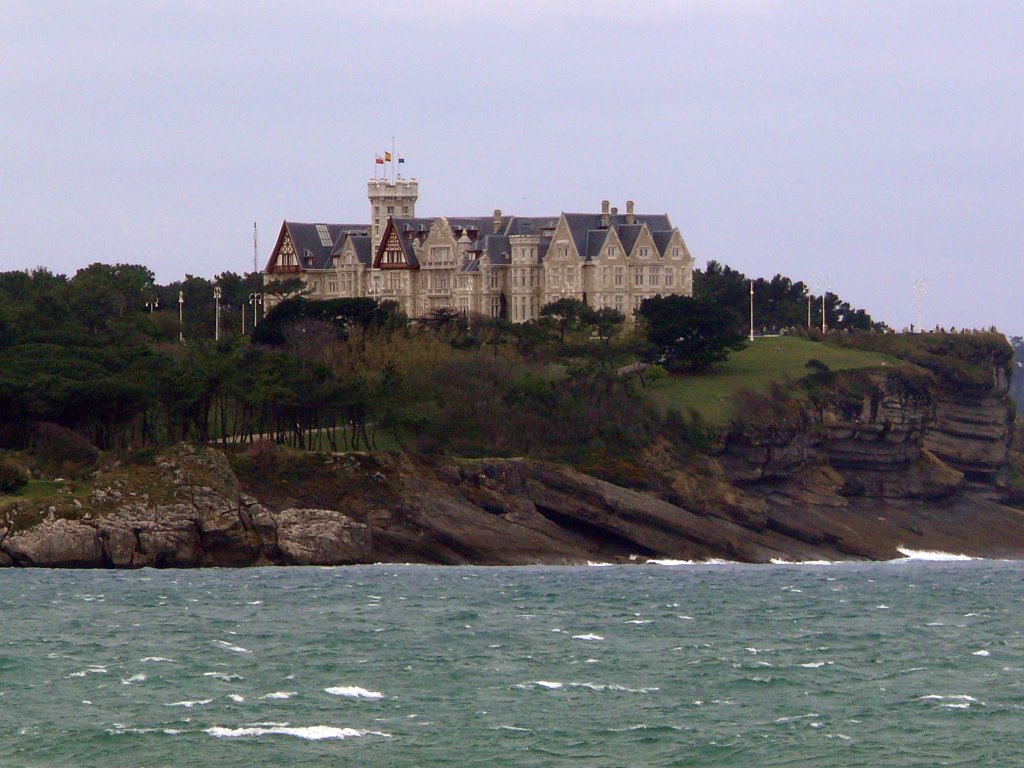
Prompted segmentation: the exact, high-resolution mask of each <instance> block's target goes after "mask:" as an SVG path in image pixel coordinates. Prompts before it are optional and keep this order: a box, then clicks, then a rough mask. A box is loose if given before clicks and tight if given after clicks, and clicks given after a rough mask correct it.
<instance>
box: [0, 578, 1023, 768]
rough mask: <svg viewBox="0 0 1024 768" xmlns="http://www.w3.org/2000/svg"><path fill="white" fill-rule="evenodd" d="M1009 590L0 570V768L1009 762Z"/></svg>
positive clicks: (864, 582)
mask: <svg viewBox="0 0 1024 768" xmlns="http://www.w3.org/2000/svg"><path fill="white" fill-rule="evenodd" d="M1022 575H1024V571H1022V564H1018V563H993V562H982V561H974V562H964V563H942V562H937V563H936V562H932V563H928V562H902V563H891V564H864V565H825V566H782V565H779V566H754V567H748V566H738V565H705V566H680V567H665V566H633V567H605V568H557V569H556V568H519V569H504V568H502V569H498V568H493V569H489V568H424V567H412V566H405V567H396V566H374V567H359V568H329V569H328V568H304V569H300V568H293V569H250V570H233V571H227V570H206V571H188V572H182V571H136V572H124V571H121V572H100V571H20V570H5V571H0V606H2V614H0V615H2V628H0V765H2V766H75V767H76V768H78V767H81V766H126V767H127V766H149V767H152V766H247V767H248V766H339V765H359V766H440V765H444V766H472V765H479V766H498V765H500V766H588V767H596V766H703V765H707V766H712V765H713V766H802V765H814V766H862V765H863V766H867V765H871V766H878V765H885V766H910V765H914V766H935V765H964V766H966V765H971V766H979V765H992V766H996V765H999V766H1005V765H1022V764H1024V739H1021V738H1020V736H1019V729H1020V725H1021V722H1022V716H1024V637H1022V630H1024V611H1022V607H1024V606H1022V598H1024V584H1022Z"/></svg>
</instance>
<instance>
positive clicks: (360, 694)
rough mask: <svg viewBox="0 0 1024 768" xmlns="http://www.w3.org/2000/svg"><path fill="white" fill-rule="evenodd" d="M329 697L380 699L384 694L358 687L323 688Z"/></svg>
mask: <svg viewBox="0 0 1024 768" xmlns="http://www.w3.org/2000/svg"><path fill="white" fill-rule="evenodd" d="M324 691H325V692H326V693H329V694H331V696H347V697H349V698H350V699H382V698H384V694H383V693H381V692H380V691H368V690H366V689H365V688H360V687H359V686H358V685H339V686H335V687H333V688H324Z"/></svg>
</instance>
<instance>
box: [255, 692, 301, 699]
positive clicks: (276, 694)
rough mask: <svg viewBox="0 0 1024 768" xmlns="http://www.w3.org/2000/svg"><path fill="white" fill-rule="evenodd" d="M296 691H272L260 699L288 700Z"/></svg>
mask: <svg viewBox="0 0 1024 768" xmlns="http://www.w3.org/2000/svg"><path fill="white" fill-rule="evenodd" d="M295 693H296V691H274V692H273V693H266V694H264V695H263V696H260V698H261V699H290V698H291V697H292V696H294V695H295Z"/></svg>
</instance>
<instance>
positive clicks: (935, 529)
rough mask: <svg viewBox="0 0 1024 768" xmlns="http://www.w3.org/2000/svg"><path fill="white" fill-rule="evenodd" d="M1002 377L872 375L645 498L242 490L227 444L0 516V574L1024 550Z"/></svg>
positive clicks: (655, 457)
mask: <svg viewBox="0 0 1024 768" xmlns="http://www.w3.org/2000/svg"><path fill="white" fill-rule="evenodd" d="M996 385H997V386H996V387H995V388H994V389H993V390H992V391H990V392H987V393H979V394H978V395H977V397H976V398H975V399H973V400H972V399H970V398H964V397H962V396H954V395H953V394H952V393H951V392H948V391H945V390H943V389H941V388H938V389H936V388H934V387H922V386H921V385H920V382H917V383H915V382H914V381H912V380H908V379H906V378H905V377H904V376H902V375H901V374H899V373H897V372H891V373H886V372H878V373H872V374H870V375H866V378H863V379H861V380H859V381H858V384H857V386H856V387H853V388H851V389H848V390H844V391H843V392H842V393H840V394H841V396H837V397H836V398H834V399H833V400H831V401H827V402H828V404H827V405H821V406H819V407H818V410H817V411H814V412H811V411H803V412H801V415H800V421H799V422H798V423H794V424H791V425H789V426H787V427H786V428H771V429H761V430H758V431H750V432H747V433H737V434H732V435H730V436H729V437H728V439H727V440H726V441H725V443H724V445H723V447H722V449H721V451H720V452H719V454H718V455H717V456H715V457H704V458H703V459H700V460H694V461H691V462H689V463H687V464H686V465H685V466H679V465H678V460H677V459H675V458H673V457H674V455H675V454H674V452H673V451H672V450H671V446H668V445H667V444H665V445H663V446H662V447H663V448H664V449H665V450H662V451H660V452H659V450H657V446H655V448H653V449H652V450H651V451H650V452H649V454H648V459H649V462H650V465H651V468H652V471H656V474H657V477H658V478H660V486H659V487H658V490H657V491H656V492H646V493H641V492H637V491H633V490H628V489H626V488H622V487H619V486H616V485H613V484H611V483H608V482H605V481H602V480H599V479H596V478H594V477H590V476H588V475H585V474H582V473H580V472H577V471H575V470H572V469H570V468H567V467H563V466H558V465H552V464H545V463H542V462H536V461H530V460H526V459H477V460H455V459H451V458H448V457H443V456H432V457H415V456H410V455H407V454H401V455H394V454H382V453H377V454H333V455H314V454H296V455H292V456H288V457H286V459H287V462H292V464H289V463H287V462H286V463H285V464H284V465H283V466H284V468H285V469H295V470H296V471H295V473H294V474H289V472H285V471H282V469H281V467H278V468H277V469H273V468H272V469H270V470H261V469H257V470H255V471H250V470H247V472H248V474H246V473H245V472H242V474H241V476H242V477H248V478H250V479H249V481H246V482H240V480H239V477H238V476H236V474H235V473H234V472H233V471H232V469H231V465H230V464H229V462H228V460H227V458H226V457H225V456H224V455H223V454H222V453H220V452H219V451H217V450H215V449H213V448H210V447H204V446H191V445H180V446H177V447H175V448H173V449H171V450H169V451H168V452H166V453H165V454H163V455H162V456H160V457H158V458H157V460H156V462H155V463H154V464H153V465H152V466H145V467H131V468H125V467H121V468H118V467H116V466H115V467H112V468H110V469H109V470H107V471H106V472H105V473H102V474H100V475H99V476H98V477H97V478H96V479H95V481H94V488H95V490H94V491H93V493H92V495H91V496H90V498H89V499H88V502H87V503H85V504H82V503H80V502H78V501H76V502H74V506H65V507H62V508H61V509H59V510H58V509H56V508H54V507H51V508H50V509H49V511H47V512H44V513H43V514H42V516H41V520H40V521H38V522H37V523H36V524H34V525H32V524H27V523H26V522H25V519H23V518H20V519H13V518H8V519H7V521H6V522H3V521H0V565H7V566H54V567H117V568H137V567H143V566H155V567H191V566H243V565H254V564H281V565H286V564H304V565H342V564H352V563H370V562H381V561H390V562H422V563H439V564H460V563H474V564H491V565H512V564H525V563H582V562H587V561H611V562H634V561H644V560H647V559H658V558H665V559H678V560H707V559H710V558H722V559H728V560H740V561H747V562H766V561H769V560H817V559H829V560H832V559H845V558H869V559H888V558H894V557H897V556H899V552H898V549H897V548H898V547H899V546H901V545H902V546H906V547H910V548H914V549H937V550H945V551H953V552H962V553H966V554H975V555H984V556H1000V557H1002V556H1014V557H1020V556H1024V513H1022V512H1021V511H1020V510H1018V509H1015V508H1011V507H1008V506H1004V505H1002V504H1000V503H998V501H997V499H998V498H999V495H998V487H997V482H996V481H998V480H999V479H1000V473H1002V472H1004V471H1005V470H1004V469H1003V467H1004V466H1005V464H1006V457H1007V447H1008V442H1009V424H1008V413H1009V411H1008V408H1007V401H1006V398H1005V391H1006V390H1005V386H1004V385H1005V382H1001V381H1000V380H998V379H997V380H996ZM293 465H301V466H300V467H298V468H297V469H296V467H295V466H293ZM243 468H244V467H243ZM129 469H130V471H129ZM240 472H241V470H240ZM261 472H264V473H265V474H266V478H265V479H269V482H263V483H262V484H261V483H258V482H255V480H256V479H257V478H259V477H260V475H261ZM257 496H258V497H259V498H257ZM28 511H29V512H30V511H31V510H28Z"/></svg>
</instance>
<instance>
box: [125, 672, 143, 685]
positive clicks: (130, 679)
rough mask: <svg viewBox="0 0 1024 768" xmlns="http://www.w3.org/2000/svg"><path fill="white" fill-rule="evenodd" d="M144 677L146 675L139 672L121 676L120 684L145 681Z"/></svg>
mask: <svg viewBox="0 0 1024 768" xmlns="http://www.w3.org/2000/svg"><path fill="white" fill-rule="evenodd" d="M145 679H146V676H145V675H144V674H142V673H141V672H140V673H139V674H137V675H132V676H131V677H122V678H121V685H131V684H132V683H141V682H143V681H145Z"/></svg>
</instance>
